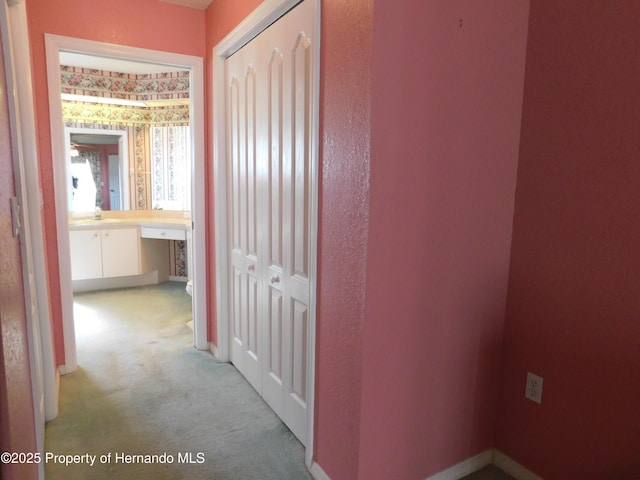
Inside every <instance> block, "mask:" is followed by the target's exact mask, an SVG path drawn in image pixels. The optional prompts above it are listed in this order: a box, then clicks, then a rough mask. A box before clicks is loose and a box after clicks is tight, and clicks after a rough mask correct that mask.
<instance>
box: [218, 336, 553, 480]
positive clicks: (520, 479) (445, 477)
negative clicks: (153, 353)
mask: <svg viewBox="0 0 640 480" xmlns="http://www.w3.org/2000/svg"><path fill="white" fill-rule="evenodd" d="M209 345H210V346H211V348H215V345H213V344H212V343H210V344H209ZM212 351H213V350H212ZM214 354H215V353H214ZM491 464H493V465H495V466H496V467H498V468H499V469H500V470H502V471H504V472H505V473H508V474H509V475H511V476H512V477H514V478H515V479H516V480H543V479H542V478H541V477H539V476H537V475H536V474H535V473H533V472H531V471H530V470H527V469H526V468H525V467H523V466H522V465H520V464H519V463H518V462H516V461H515V460H512V459H511V458H509V457H508V456H506V455H505V454H504V453H502V452H501V451H500V450H497V449H495V448H494V449H489V450H487V451H485V452H482V453H480V454H478V455H476V456H474V457H471V458H467V459H466V460H464V461H463V462H460V463H458V464H457V465H454V466H453V467H449V468H447V469H446V470H443V471H442V472H440V473H436V474H435V475H433V476H431V477H429V478H427V479H426V480H460V479H461V478H462V477H464V476H466V475H469V474H471V473H473V472H477V471H478V470H480V469H482V468H484V467H486V466H487V465H491ZM309 472H310V473H311V476H312V477H313V478H314V479H315V480H331V479H330V478H329V475H327V474H326V473H325V472H324V470H322V467H320V465H318V464H317V463H316V462H312V463H311V467H310V468H309Z"/></svg>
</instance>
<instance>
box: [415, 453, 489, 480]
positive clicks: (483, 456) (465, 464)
mask: <svg viewBox="0 0 640 480" xmlns="http://www.w3.org/2000/svg"><path fill="white" fill-rule="evenodd" d="M492 458H493V450H491V449H489V450H486V451H484V452H482V453H480V454H478V455H476V456H474V457H471V458H467V459H466V460H464V461H462V462H460V463H458V464H457V465H454V466H453V467H449V468H447V469H446V470H443V471H442V472H440V473H436V474H435V475H432V476H431V477H429V478H428V479H427V480H458V479H460V478H462V477H464V476H466V475H469V474H470V473H473V472H477V471H478V470H480V469H481V468H484V467H486V466H487V465H490V464H491V460H492Z"/></svg>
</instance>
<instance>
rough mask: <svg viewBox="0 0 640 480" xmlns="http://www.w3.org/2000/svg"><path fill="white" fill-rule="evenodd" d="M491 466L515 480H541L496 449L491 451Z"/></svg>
mask: <svg viewBox="0 0 640 480" xmlns="http://www.w3.org/2000/svg"><path fill="white" fill-rule="evenodd" d="M493 464H494V465H495V466H496V467H498V468H499V469H500V470H503V471H504V472H505V473H508V474H509V475H511V476H512V477H515V478H516V480H542V477H539V476H538V475H536V474H535V473H533V472H532V471H531V470H528V469H527V468H525V467H523V466H522V465H520V464H519V463H518V462H516V461H515V460H513V459H511V458H510V457H508V456H507V455H505V454H504V453H502V452H501V451H500V450H498V449H496V448H494V449H493Z"/></svg>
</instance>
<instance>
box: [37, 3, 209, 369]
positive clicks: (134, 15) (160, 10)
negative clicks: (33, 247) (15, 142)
mask: <svg viewBox="0 0 640 480" xmlns="http://www.w3.org/2000/svg"><path fill="white" fill-rule="evenodd" d="M101 5H104V6H101ZM27 15H28V20H29V29H30V36H31V53H32V65H33V77H34V95H35V103H36V121H37V128H38V132H39V135H38V154H39V158H40V175H41V183H42V194H43V198H44V218H45V235H46V237H47V245H48V247H49V248H48V250H47V264H48V275H49V289H50V295H51V301H52V312H51V313H52V322H53V326H54V333H55V339H56V345H55V347H56V359H57V361H58V363H59V364H60V363H64V345H63V343H62V311H61V308H62V307H61V304H60V301H59V299H60V288H59V282H58V278H59V270H58V258H57V248H58V246H57V241H56V225H55V210H54V208H55V207H54V205H55V204H54V190H53V171H54V165H52V161H51V136H50V133H49V132H50V128H49V100H48V94H47V82H46V78H47V71H46V63H45V48H44V33H53V34H57V35H65V36H69V37H77V38H84V39H88V40H96V41H101V42H107V43H115V44H120V45H129V46H134V47H140V48H148V49H153V50H163V51H167V52H174V53H181V54H186V55H196V56H201V57H204V51H205V50H204V40H205V35H204V31H205V25H204V12H203V11H201V10H196V9H192V8H185V7H181V6H177V5H172V4H169V3H164V2H159V1H157V0H136V1H135V2H132V1H130V0H110V1H109V2H108V3H104V4H100V3H97V2H87V1H85V0H56V1H55V2H51V1H49V0H27Z"/></svg>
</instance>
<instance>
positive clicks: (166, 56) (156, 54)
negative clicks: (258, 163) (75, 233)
mask: <svg viewBox="0 0 640 480" xmlns="http://www.w3.org/2000/svg"><path fill="white" fill-rule="evenodd" d="M45 47H46V58H47V81H48V88H49V92H48V93H49V119H50V122H51V156H52V159H53V163H54V165H55V164H64V163H63V162H64V123H63V121H62V101H61V99H60V91H61V85H60V75H59V70H58V67H59V64H60V61H59V53H60V51H67V52H75V53H85V54H89V55H98V56H102V57H112V58H117V59H122V60H130V61H141V62H147V63H157V64H165V65H170V66H173V67H181V68H185V69H189V70H190V71H191V81H190V92H189V95H190V100H191V108H190V110H189V111H190V124H191V125H192V128H191V136H192V144H193V152H192V158H193V160H192V161H193V168H192V182H193V190H192V218H193V221H194V224H195V225H196V227H197V228H194V235H193V251H192V255H193V256H194V258H198V259H204V258H206V225H205V171H206V168H205V161H204V156H205V142H204V134H205V127H204V67H203V65H204V60H203V59H202V58H201V57H195V56H191V55H182V54H177V53H170V52H162V51H158V50H148V49H144V48H137V47H129V46H126V45H115V44H108V43H102V42H95V41H91V40H82V39H78V38H71V37H63V36H60V35H52V34H48V33H47V34H45ZM63 174H64V172H63V169H56V168H54V190H55V202H56V227H57V232H58V263H59V268H60V290H61V302H62V317H63V318H62V320H63V330H64V331H63V337H64V346H65V362H66V363H65V365H64V366H63V367H61V368H60V372H62V373H70V372H73V371H75V369H76V368H77V358H76V348H75V334H74V328H73V294H72V288H71V261H70V252H69V234H68V233H69V229H68V220H67V198H66V196H67V193H66V189H65V186H66V178H62V177H63ZM194 265H195V268H194V282H193V283H194V285H193V302H194V306H193V308H194V345H195V347H196V348H197V349H198V350H206V349H207V348H208V342H207V312H206V305H207V301H206V295H205V293H206V291H207V288H206V263H205V262H203V261H199V262H198V261H196V262H194Z"/></svg>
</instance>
